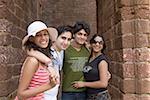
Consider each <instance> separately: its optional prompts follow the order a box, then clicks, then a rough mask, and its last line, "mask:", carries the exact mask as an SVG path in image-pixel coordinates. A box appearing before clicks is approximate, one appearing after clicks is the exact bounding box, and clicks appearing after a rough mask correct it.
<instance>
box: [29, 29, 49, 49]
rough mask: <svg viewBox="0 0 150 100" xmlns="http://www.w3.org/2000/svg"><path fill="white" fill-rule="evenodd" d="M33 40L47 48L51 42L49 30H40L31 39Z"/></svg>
mask: <svg viewBox="0 0 150 100" xmlns="http://www.w3.org/2000/svg"><path fill="white" fill-rule="evenodd" d="M31 41H32V42H34V43H35V44H36V45H37V46H39V47H41V48H46V47H47V46H48V44H49V34H48V32H47V30H42V31H40V32H38V33H37V34H36V35H35V37H33V38H32V39H31Z"/></svg>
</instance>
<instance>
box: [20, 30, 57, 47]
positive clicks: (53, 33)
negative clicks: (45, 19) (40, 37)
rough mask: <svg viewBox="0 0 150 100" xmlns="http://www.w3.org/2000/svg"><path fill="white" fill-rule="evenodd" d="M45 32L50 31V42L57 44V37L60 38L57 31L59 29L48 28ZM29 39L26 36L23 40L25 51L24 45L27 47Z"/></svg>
mask: <svg viewBox="0 0 150 100" xmlns="http://www.w3.org/2000/svg"><path fill="white" fill-rule="evenodd" d="M45 30H47V31H48V33H49V36H50V40H51V41H52V42H55V41H56V39H57V36H58V31H57V29H56V28H53V27H49V28H47V29H45ZM29 37H30V36H28V35H26V36H25V37H24V38H23V39H22V48H23V49H25V47H24V45H25V43H26V42H27V41H28V39H29Z"/></svg>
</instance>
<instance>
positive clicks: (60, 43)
mask: <svg viewBox="0 0 150 100" xmlns="http://www.w3.org/2000/svg"><path fill="white" fill-rule="evenodd" d="M71 38H72V33H71V32H69V31H67V32H63V33H62V34H61V35H59V36H58V37H57V39H56V41H55V47H56V48H57V50H58V51H60V50H66V49H67V48H68V46H69V45H70V42H71Z"/></svg>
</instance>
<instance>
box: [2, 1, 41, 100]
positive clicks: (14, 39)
mask: <svg viewBox="0 0 150 100" xmlns="http://www.w3.org/2000/svg"><path fill="white" fill-rule="evenodd" d="M37 2H38V0H0V100H10V98H12V97H13V96H14V95H15V90H16V88H17V86H18V77H19V73H20V68H21V64H22V62H23V60H24V56H25V53H24V52H23V51H22V50H21V40H22V38H23V36H24V35H25V33H26V32H25V29H26V26H27V24H28V23H29V22H31V21H32V20H33V19H37V14H38V13H37ZM33 12H34V13H33Z"/></svg>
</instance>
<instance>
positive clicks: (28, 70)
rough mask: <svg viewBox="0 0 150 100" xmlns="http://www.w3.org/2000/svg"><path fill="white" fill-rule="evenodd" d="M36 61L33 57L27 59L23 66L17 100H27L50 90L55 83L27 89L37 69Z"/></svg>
mask: <svg viewBox="0 0 150 100" xmlns="http://www.w3.org/2000/svg"><path fill="white" fill-rule="evenodd" d="M38 64H39V63H38V60H37V59H35V58H34V57H27V59H26V60H25V62H24V64H23V70H22V71H23V72H22V76H21V80H20V82H19V87H18V93H17V96H18V98H19V99H21V100H24V99H25V98H29V97H31V96H35V95H36V94H39V93H42V92H44V91H46V90H48V89H50V88H52V87H53V86H54V85H55V83H54V82H51V83H47V84H43V85H41V86H39V87H37V88H34V89H28V86H29V84H30V81H31V79H32V77H33V75H34V73H35V72H36V70H37V69H38V66H39V65H38Z"/></svg>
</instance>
